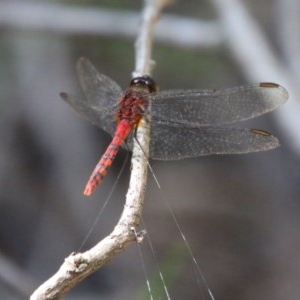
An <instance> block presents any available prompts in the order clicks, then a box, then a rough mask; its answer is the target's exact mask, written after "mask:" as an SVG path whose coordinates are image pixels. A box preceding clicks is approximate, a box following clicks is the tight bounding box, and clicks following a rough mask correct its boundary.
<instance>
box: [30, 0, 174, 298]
mask: <svg viewBox="0 0 300 300" xmlns="http://www.w3.org/2000/svg"><path fill="white" fill-rule="evenodd" d="M168 2H170V1H169V0H146V1H145V7H144V10H143V13H142V18H143V20H142V24H141V31H140V33H139V36H138V39H137V42H136V66H135V71H134V73H133V74H134V76H137V75H144V74H150V70H151V66H152V60H151V45H152V34H153V30H154V26H155V23H156V21H157V19H158V17H159V14H160V12H161V10H162V9H163V7H164V6H165V5H167V3H168ZM146 130H147V129H146V126H140V127H139V129H138V132H137V137H138V140H139V145H141V146H142V147H143V150H141V148H140V146H139V145H136V143H135V145H134V147H133V156H132V172H131V178H130V184H129V189H128V193H127V196H126V203H125V206H124V210H123V213H122V215H121V218H120V219H119V222H118V224H117V225H116V226H115V228H114V230H113V231H112V233H111V234H110V235H108V236H107V237H105V238H104V239H103V240H102V241H100V242H99V243H98V244H97V245H96V246H94V247H93V248H92V249H90V250H88V251H86V252H84V253H73V254H71V255H70V256H69V257H67V258H66V259H65V261H64V263H63V264H62V265H61V267H60V269H59V270H58V271H57V272H56V273H55V274H54V275H53V276H52V277H51V278H49V279H48V280H47V281H46V282H44V283H43V284H42V285H41V286H40V287H39V288H38V289H37V290H36V291H35V292H34V293H33V294H32V295H31V297H30V299H31V300H37V299H38V300H42V299H47V300H50V299H60V298H61V297H62V296H63V295H64V294H66V293H67V292H68V291H70V290H71V289H72V288H73V287H74V286H75V285H76V284H77V283H79V282H80V281H81V280H83V279H84V278H86V277H87V276H88V275H90V274H92V273H93V272H95V271H97V270H98V269H100V268H101V267H102V266H104V265H105V264H107V263H108V262H109V261H110V260H112V259H113V258H114V257H115V256H116V255H117V254H118V253H120V252H121V251H123V250H124V249H126V247H128V246H129V245H130V244H132V243H134V242H136V235H135V234H134V232H133V231H132V227H134V228H135V227H136V226H138V225H139V222H140V218H141V213H142V206H143V202H144V195H145V188H146V180H147V161H146V160H147V159H146V157H145V153H146V155H147V154H148V152H149V151H148V149H149V132H147V131H146ZM143 234H144V233H141V237H139V238H142V236H143ZM139 240H140V239H139Z"/></svg>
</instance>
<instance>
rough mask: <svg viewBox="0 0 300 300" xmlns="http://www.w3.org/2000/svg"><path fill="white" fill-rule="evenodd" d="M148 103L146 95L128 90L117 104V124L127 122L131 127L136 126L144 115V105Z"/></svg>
mask: <svg viewBox="0 0 300 300" xmlns="http://www.w3.org/2000/svg"><path fill="white" fill-rule="evenodd" d="M147 103H148V99H147V94H146V93H141V92H137V91H133V90H131V89H128V90H127V91H126V92H125V94H124V96H122V97H121V99H120V102H119V109H118V111H117V123H119V122H120V121H121V120H127V121H128V123H130V125H131V126H132V127H134V126H137V125H138V123H139V121H140V120H141V118H142V117H143V115H144V112H145V104H147Z"/></svg>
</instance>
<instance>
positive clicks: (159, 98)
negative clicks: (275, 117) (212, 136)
mask: <svg viewBox="0 0 300 300" xmlns="http://www.w3.org/2000/svg"><path fill="white" fill-rule="evenodd" d="M150 98H151V99H152V106H151V115H152V120H153V121H155V120H159V121H160V120H162V121H171V122H176V123H181V124H185V125H186V126H193V127H194V126H199V125H202V126H203V125H218V124H229V123H233V122H237V121H242V120H247V119H251V118H254V117H257V116H260V115H263V114H265V113H267V112H269V111H272V110H274V109H276V108H277V107H279V106H280V105H282V104H283V103H284V102H286V101H287V99H288V93H287V91H286V89H285V88H283V87H282V86H280V85H278V84H275V83H258V84H254V85H249V86H242V87H235V88H229V89H225V90H170V91H162V92H158V93H157V94H153V95H150Z"/></svg>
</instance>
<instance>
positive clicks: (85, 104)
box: [61, 58, 122, 134]
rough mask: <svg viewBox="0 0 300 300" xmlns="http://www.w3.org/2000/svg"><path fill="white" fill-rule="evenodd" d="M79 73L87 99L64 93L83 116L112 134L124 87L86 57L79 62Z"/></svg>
mask: <svg viewBox="0 0 300 300" xmlns="http://www.w3.org/2000/svg"><path fill="white" fill-rule="evenodd" d="M76 69H77V74H78V77H79V81H80V84H81V87H82V90H83V92H84V95H85V99H80V98H77V97H73V96H71V95H68V94H66V93H62V94H61V96H62V98H63V99H64V100H65V101H66V102H68V103H69V104H70V105H71V106H72V107H73V108H74V109H75V110H76V111H77V112H78V113H79V114H80V115H81V116H83V117H84V118H86V119H87V120H88V121H90V122H91V123H93V124H95V125H97V126H99V127H100V128H102V129H103V130H105V131H107V132H108V133H110V134H113V132H114V130H115V124H114V115H115V112H116V107H117V104H118V101H119V99H120V96H121V95H122V89H121V88H120V86H119V85H118V84H117V83H116V82H115V81H113V80H112V79H110V78H109V77H107V76H105V75H103V74H100V73H99V72H98V71H97V70H96V68H95V67H94V66H93V65H92V64H91V62H90V61H89V60H87V59H86V58H80V59H79V60H78V62H77V66H76Z"/></svg>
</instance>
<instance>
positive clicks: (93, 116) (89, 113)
mask: <svg viewBox="0 0 300 300" xmlns="http://www.w3.org/2000/svg"><path fill="white" fill-rule="evenodd" d="M60 96H61V97H62V99H63V100H65V101H66V102H67V103H68V104H69V105H70V106H71V107H72V108H73V109H74V110H75V111H76V112H77V113H78V114H79V115H80V116H82V117H84V118H85V119H86V120H88V121H89V122H91V123H92V124H95V125H97V126H98V127H100V128H101V129H103V130H104V131H106V132H108V133H109V134H110V135H113V134H114V131H115V128H116V125H115V123H114V122H113V120H114V115H115V113H114V112H112V111H111V110H110V109H109V110H107V109H103V110H101V112H99V111H98V110H97V109H94V108H93V107H91V106H90V105H89V104H88V102H87V101H86V99H82V98H79V97H76V96H72V95H69V94H67V93H61V94H60Z"/></svg>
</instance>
